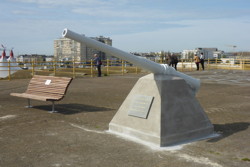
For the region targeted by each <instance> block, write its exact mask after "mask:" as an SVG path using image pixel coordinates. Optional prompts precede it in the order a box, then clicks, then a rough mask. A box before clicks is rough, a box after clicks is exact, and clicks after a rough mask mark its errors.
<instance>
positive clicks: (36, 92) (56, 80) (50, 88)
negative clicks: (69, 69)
mask: <svg viewBox="0 0 250 167" xmlns="http://www.w3.org/2000/svg"><path fill="white" fill-rule="evenodd" d="M48 80H51V81H50V82H49V81H48ZM71 81H72V78H66V77H55V76H42V75H34V76H33V78H32V79H31V80H30V83H29V85H28V87H27V90H26V91H25V92H24V93H11V94H10V95H11V96H17V97H23V98H28V99H35V100H41V101H59V100H61V99H63V97H64V95H65V94H66V91H67V89H68V86H69V84H70V83H71ZM47 82H48V83H47Z"/></svg>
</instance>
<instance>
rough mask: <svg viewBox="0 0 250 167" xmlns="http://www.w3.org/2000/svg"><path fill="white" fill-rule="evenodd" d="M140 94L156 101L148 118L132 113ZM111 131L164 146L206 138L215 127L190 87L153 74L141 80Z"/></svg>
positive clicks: (126, 100)
mask: <svg viewBox="0 0 250 167" xmlns="http://www.w3.org/2000/svg"><path fill="white" fill-rule="evenodd" d="M138 95H139V96H141V95H142V96H147V97H148V96H149V97H152V98H153V100H152V102H151V103H150V108H149V110H148V114H147V116H146V117H145V118H143V117H138V116H137V115H136V114H135V115H133V114H128V113H129V112H131V110H133V107H134V103H135V102H134V100H135V98H134V97H138ZM147 103H148V102H147ZM139 112H145V111H144V110H142V111H139ZM109 130H110V131H111V132H115V133H118V134H123V135H129V136H131V137H135V138H138V139H141V140H143V141H146V142H150V143H153V144H156V145H158V146H160V147H162V146H170V145H176V144H180V143H184V142H189V141H193V140H197V139H200V138H205V137H207V136H209V135H212V134H213V133H214V129H213V125H212V124H211V122H210V120H209V119H208V117H207V116H206V114H205V112H204V110H203V109H202V107H201V105H200V104H199V102H198V101H197V99H196V97H195V94H194V92H193V91H192V89H191V88H190V87H189V85H188V84H186V82H185V81H184V80H183V79H181V78H179V77H174V76H168V75H162V74H159V75H157V74H149V75H146V76H144V77H142V78H140V79H139V80H138V81H137V83H136V84H135V86H134V87H133V89H132V90H131V92H130V93H129V95H128V96H127V98H126V99H125V101H124V102H123V104H122V105H121V107H120V108H119V110H118V111H117V113H116V115H115V116H114V118H113V119H112V120H111V122H110V124H109Z"/></svg>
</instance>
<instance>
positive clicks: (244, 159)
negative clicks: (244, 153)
mask: <svg viewBox="0 0 250 167" xmlns="http://www.w3.org/2000/svg"><path fill="white" fill-rule="evenodd" d="M241 160H242V161H250V159H249V158H242V159H241Z"/></svg>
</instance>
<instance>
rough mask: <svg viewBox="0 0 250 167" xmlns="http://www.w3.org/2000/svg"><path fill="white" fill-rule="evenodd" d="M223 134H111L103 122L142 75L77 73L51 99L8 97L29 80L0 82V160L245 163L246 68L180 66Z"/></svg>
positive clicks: (16, 163) (182, 166)
mask: <svg viewBox="0 0 250 167" xmlns="http://www.w3.org/2000/svg"><path fill="white" fill-rule="evenodd" d="M185 73H186V74H188V75H191V76H193V77H195V78H200V79H201V88H200V90H199V92H198V93H197V99H198V100H199V102H200V103H201V105H202V106H203V108H204V110H205V112H206V113H207V115H208V117H209V118H210V120H211V122H212V123H213V125H214V128H215V131H216V132H217V133H219V134H220V137H218V138H213V139H207V140H201V141H197V142H193V143H189V144H185V145H180V146H176V147H166V148H156V147H150V146H148V145H143V144H141V143H139V142H135V141H130V140H128V139H126V138H122V137H119V136H115V135H113V134H110V133H109V132H108V124H109V122H110V121H111V119H112V118H113V116H114V114H115V113H116V111H117V110H118V108H119V106H120V105H121V104H122V102H123V100H124V99H125V98H126V96H127V94H128V93H129V91H130V90H131V89H132V87H133V85H134V84H135V83H136V81H137V80H138V78H140V77H141V76H143V75H142V74H126V75H124V76H106V77H94V78H88V77H86V78H77V79H74V80H73V82H72V83H71V85H70V87H69V89H68V92H67V95H66V97H65V98H64V99H63V100H62V101H59V102H58V103H56V110H57V111H58V113H53V114H51V113H48V112H47V111H49V110H51V104H50V103H49V102H42V101H32V104H33V106H34V107H33V108H24V106H25V105H27V100H26V99H23V98H18V97H11V96H10V95H9V94H10V93H11V92H24V91H25V90H26V87H27V85H28V82H29V79H16V80H12V81H5V80H2V81H0V92H1V93H0V166H1V167H82V166H86V167H99V166H100V167H118V166H119V167H187V166H192V167H231V166H232V167H234V166H235V167H239V166H240V167H248V166H250V148H249V141H250V129H249V125H250V103H249V100H250V71H230V70H211V71H195V72H185Z"/></svg>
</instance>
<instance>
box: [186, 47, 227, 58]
mask: <svg viewBox="0 0 250 167" xmlns="http://www.w3.org/2000/svg"><path fill="white" fill-rule="evenodd" d="M200 53H203V55H204V57H205V59H215V58H220V57H221V55H223V53H224V52H223V51H221V50H218V49H217V48H195V49H194V50H183V51H182V54H181V58H182V59H192V58H193V57H194V54H198V55H199V54H200Z"/></svg>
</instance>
